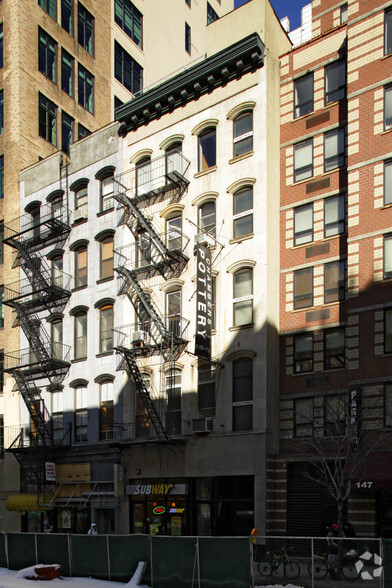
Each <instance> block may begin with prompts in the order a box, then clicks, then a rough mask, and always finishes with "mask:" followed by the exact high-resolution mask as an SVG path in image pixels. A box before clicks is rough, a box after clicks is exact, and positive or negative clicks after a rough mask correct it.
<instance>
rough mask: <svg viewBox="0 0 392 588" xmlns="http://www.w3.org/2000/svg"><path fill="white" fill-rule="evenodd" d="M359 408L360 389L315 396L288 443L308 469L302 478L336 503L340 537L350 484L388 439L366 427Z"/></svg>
mask: <svg viewBox="0 0 392 588" xmlns="http://www.w3.org/2000/svg"><path fill="white" fill-rule="evenodd" d="M361 405H362V393H361V389H360V388H353V389H351V390H349V391H348V392H347V391H346V392H344V393H333V392H332V393H331V392H328V393H321V392H318V393H317V394H316V396H315V397H314V411H311V412H312V414H309V409H306V410H304V411H303V413H302V414H301V413H297V415H296V423H297V424H298V423H299V424H300V426H302V427H303V429H302V434H301V436H299V437H295V438H293V439H292V440H291V441H290V442H289V445H290V447H291V449H292V450H294V451H295V453H296V454H297V455H298V453H299V454H300V455H301V456H302V458H303V460H304V462H305V463H306V464H309V466H310V467H308V468H306V470H305V475H306V476H307V477H308V478H309V479H311V480H314V481H315V482H317V483H318V484H320V485H322V486H324V487H325V488H326V489H327V490H328V492H329V494H330V495H331V496H332V498H333V499H334V500H335V501H336V504H337V511H338V521H337V522H338V525H339V532H340V534H342V532H343V522H344V506H345V503H346V502H347V499H348V497H349V495H350V492H351V485H352V481H353V480H354V479H355V478H357V477H358V476H359V475H360V474H361V470H363V468H364V466H365V465H366V464H367V463H369V459H370V454H371V453H372V452H373V451H374V450H375V449H377V448H378V447H379V446H380V445H382V443H383V442H384V440H385V439H386V437H389V438H390V437H391V434H389V433H385V431H384V430H383V428H382V426H381V427H373V428H370V427H369V417H368V416H367V418H364V416H365V413H364V412H363V411H362V406H361Z"/></svg>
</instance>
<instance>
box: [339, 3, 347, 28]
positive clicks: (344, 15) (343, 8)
mask: <svg viewBox="0 0 392 588" xmlns="http://www.w3.org/2000/svg"><path fill="white" fill-rule="evenodd" d="M347 20H348V4H342V6H341V7H340V24H343V23H344V22H347Z"/></svg>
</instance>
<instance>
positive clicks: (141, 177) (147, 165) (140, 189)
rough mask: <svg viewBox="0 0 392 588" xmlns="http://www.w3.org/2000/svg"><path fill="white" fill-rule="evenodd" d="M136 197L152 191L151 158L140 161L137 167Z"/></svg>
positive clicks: (147, 157)
mask: <svg viewBox="0 0 392 588" xmlns="http://www.w3.org/2000/svg"><path fill="white" fill-rule="evenodd" d="M135 169H136V176H135V177H136V195H137V196H142V195H143V194H147V193H148V192H150V190H151V157H150V156H149V155H147V156H146V157H143V158H142V159H139V161H138V162H137V164H136V166H135Z"/></svg>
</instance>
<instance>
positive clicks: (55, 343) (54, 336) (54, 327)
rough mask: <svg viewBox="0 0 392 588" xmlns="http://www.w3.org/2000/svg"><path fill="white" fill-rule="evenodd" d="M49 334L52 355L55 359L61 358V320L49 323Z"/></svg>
mask: <svg viewBox="0 0 392 588" xmlns="http://www.w3.org/2000/svg"><path fill="white" fill-rule="evenodd" d="M50 334H51V340H52V354H53V357H54V358H55V359H64V357H63V321H62V319H61V318H58V319H55V320H53V321H52V322H51V323H50Z"/></svg>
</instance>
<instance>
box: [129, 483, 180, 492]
mask: <svg viewBox="0 0 392 588" xmlns="http://www.w3.org/2000/svg"><path fill="white" fill-rule="evenodd" d="M173 486H174V484H138V485H137V486H136V488H135V490H134V491H133V493H134V494H143V495H148V494H168V493H169V490H171V489H172V488H173Z"/></svg>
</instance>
